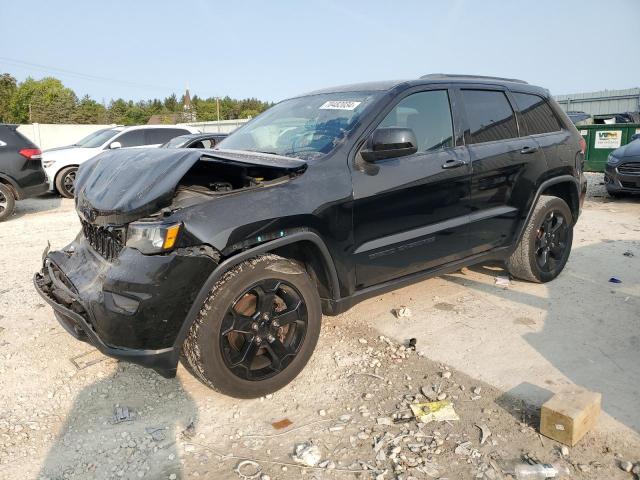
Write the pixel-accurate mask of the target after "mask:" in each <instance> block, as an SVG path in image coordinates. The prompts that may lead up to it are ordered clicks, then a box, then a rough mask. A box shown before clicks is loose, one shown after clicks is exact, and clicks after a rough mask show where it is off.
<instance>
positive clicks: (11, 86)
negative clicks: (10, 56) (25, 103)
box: [0, 73, 18, 123]
mask: <svg viewBox="0 0 640 480" xmlns="http://www.w3.org/2000/svg"><path fill="white" fill-rule="evenodd" d="M17 89H18V86H17V82H16V79H15V78H14V77H13V76H11V75H9V74H8V73H3V74H2V75H0V122H2V123H7V122H10V121H11V119H12V116H11V100H12V99H13V96H14V95H15V93H16V90H17Z"/></svg>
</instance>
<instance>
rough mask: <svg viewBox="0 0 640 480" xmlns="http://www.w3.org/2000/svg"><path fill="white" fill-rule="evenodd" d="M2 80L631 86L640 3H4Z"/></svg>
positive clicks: (113, 85)
mask: <svg viewBox="0 0 640 480" xmlns="http://www.w3.org/2000/svg"><path fill="white" fill-rule="evenodd" d="M0 17H1V18H2V19H3V20H2V32H1V33H0V73H1V72H8V73H11V74H12V75H14V76H15V77H16V78H17V79H18V80H19V81H20V80H24V79H25V78H26V77H27V76H32V77H34V78H41V77H44V76H55V77H57V78H59V79H60V80H62V81H63V82H64V84H65V85H66V86H68V87H71V88H72V89H73V90H75V92H76V93H77V94H78V95H79V96H82V95H84V94H89V95H90V96H92V97H93V98H95V99H96V100H98V101H103V100H104V101H108V100H109V99H111V98H118V97H122V98H125V99H132V100H140V99H149V98H163V97H166V96H168V95H170V94H171V93H172V92H175V93H177V94H180V93H182V92H183V91H184V89H185V88H186V87H187V86H188V87H189V89H190V91H191V92H192V94H193V93H195V94H197V95H199V96H201V97H213V96H226V95H229V96H231V97H234V98H247V97H257V98H259V99H261V100H265V101H279V100H282V99H284V98H287V97H290V96H293V95H297V94H300V93H303V92H306V91H310V90H314V89H318V88H324V87H328V86H333V85H343V84H348V83H356V82H361V81H371V80H390V79H391V80H393V79H406V78H417V77H419V76H420V75H424V74H426V73H463V74H478V75H494V76H504V77H512V78H521V79H524V80H527V81H528V82H530V83H533V84H537V85H541V86H544V87H546V88H548V89H549V90H550V91H551V93H553V94H564V93H577V92H585V91H594V90H604V89H618V88H632V87H637V86H640V61H639V60H638V49H637V45H638V44H637V41H638V37H637V35H638V28H639V27H638V25H640V0H608V1H606V2H605V1H599V0H564V1H559V0H553V1H551V0H509V1H498V0H477V1H473V0H448V1H446V0H441V1H431V0H422V1H420V0H406V1H398V0H396V1H373V0H370V1H359V0H354V1H348V0H342V1H340V0H323V1H320V2H318V1H301V0H297V1H293V0H282V1H258V0H255V1H254V0H232V1H229V0H226V1H224V2H215V1H206V0H190V1H188V2H184V1H183V2H175V1H173V2H170V1H165V0H154V1H148V0H129V1H121V0H115V1H110V2H92V1H86V0H85V1H80V0H77V1H65V0H57V1H51V0H29V1H25V0H4V1H3V2H2V3H1V4H0Z"/></svg>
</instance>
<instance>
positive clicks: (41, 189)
mask: <svg viewBox="0 0 640 480" xmlns="http://www.w3.org/2000/svg"><path fill="white" fill-rule="evenodd" d="M48 191H49V184H48V183H47V182H45V183H40V184H38V185H32V186H29V187H23V188H21V189H20V191H18V200H24V199H25V198H31V197H37V196H38V195H42V194H43V193H46V192H48Z"/></svg>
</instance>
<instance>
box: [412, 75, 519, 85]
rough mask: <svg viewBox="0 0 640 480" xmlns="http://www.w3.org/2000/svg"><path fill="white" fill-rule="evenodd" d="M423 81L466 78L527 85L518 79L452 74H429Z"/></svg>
mask: <svg viewBox="0 0 640 480" xmlns="http://www.w3.org/2000/svg"><path fill="white" fill-rule="evenodd" d="M420 78H421V79H431V80H445V79H451V78H464V79H468V80H476V79H477V80H502V81H505V82H514V83H526V84H528V83H529V82H525V81H524V80H518V79H517V78H504V77H489V76H486V75H458V74H451V73H429V74H428V75H422V76H421V77H420Z"/></svg>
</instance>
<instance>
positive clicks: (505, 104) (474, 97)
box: [462, 90, 518, 143]
mask: <svg viewBox="0 0 640 480" xmlns="http://www.w3.org/2000/svg"><path fill="white" fill-rule="evenodd" d="M462 99H463V103H464V110H465V112H466V116H467V122H468V124H469V130H470V135H471V143H483V142H494V141H496V140H507V139H509V138H517V137H518V126H517V124H516V116H515V113H514V112H513V109H512V108H511V104H510V103H509V100H508V99H507V96H506V95H505V93H504V92H502V91H492V90H462Z"/></svg>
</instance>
